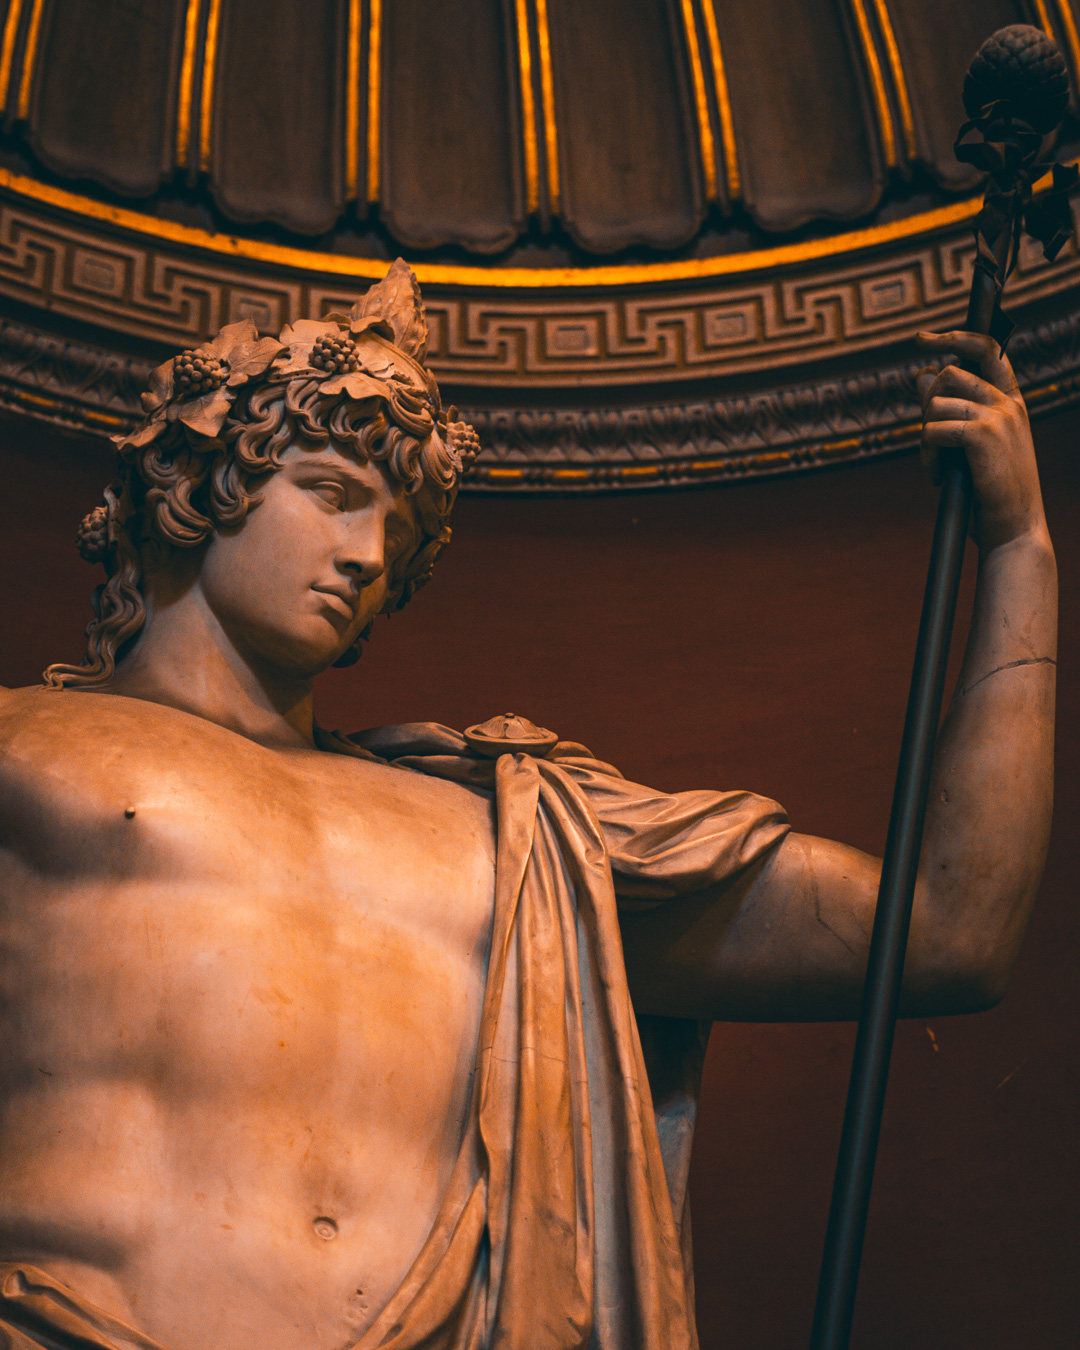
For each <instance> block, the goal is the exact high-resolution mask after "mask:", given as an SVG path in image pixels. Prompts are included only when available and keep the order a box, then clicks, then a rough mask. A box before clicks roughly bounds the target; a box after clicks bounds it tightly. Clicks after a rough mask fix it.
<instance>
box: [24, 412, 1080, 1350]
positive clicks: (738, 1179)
mask: <svg viewBox="0 0 1080 1350" xmlns="http://www.w3.org/2000/svg"><path fill="white" fill-rule="evenodd" d="M1037 432H1038V440H1039V443H1040V447H1041V456H1042V461H1043V467H1044V477H1045V486H1046V493H1047V498H1048V505H1049V511H1050V518H1051V526H1052V528H1053V529H1054V533H1055V540H1056V542H1057V545H1058V550H1059V556H1060V560H1061V564H1062V574H1063V583H1064V584H1063V588H1062V590H1063V597H1062V601H1063V620H1064V633H1063V640H1062V646H1061V683H1060V747H1061V753H1060V773H1059V790H1058V808H1057V818H1056V827H1055V837H1054V842H1053V847H1052V851H1051V857H1050V863H1049V867H1048V869H1047V877H1046V883H1045V886H1044V894H1043V897H1042V900H1041V902H1040V906H1039V909H1038V912H1037V915H1036V918H1035V921H1034V923H1033V925H1032V928H1031V932H1030V935H1029V937H1028V941H1027V945H1026V947H1025V949H1024V954H1023V956H1022V958H1021V962H1020V966H1019V969H1018V971H1017V974H1016V977H1015V980H1014V982H1013V986H1012V989H1011V991H1010V993H1009V995H1008V997H1007V998H1006V1000H1005V1002H1004V1003H1003V1004H1002V1005H1001V1006H1000V1007H999V1008H997V1009H995V1010H994V1011H993V1012H991V1013H987V1014H983V1015H981V1016H978V1017H962V1018H941V1019H932V1020H931V1021H930V1022H929V1023H926V1022H922V1021H915V1022H908V1023H905V1024H903V1025H902V1026H901V1027H900V1029H899V1035H898V1038H897V1045H896V1052H895V1056H894V1069H893V1077H892V1083H891V1087H890V1093H889V1101H888V1111H887V1118H886V1121H885V1126H884V1132H883V1137H882V1148H881V1156H880V1161H879V1165H878V1176H877V1184H876V1188H875V1193H874V1205H873V1211H872V1214H871V1220H870V1227H869V1233H868V1238H867V1247H866V1258H865V1264H864V1270H863V1277H862V1285H861V1293H860V1301H859V1310H858V1315H857V1319H856V1328H855V1336H854V1342H853V1344H854V1346H855V1347H857V1350H914V1348H915V1347H918V1350H958V1348H966V1347H980V1348H983V1350H999V1348H1000V1350H1006V1347H1008V1350H1016V1347H1020V1346H1023V1347H1031V1350H1058V1348H1059V1347H1060V1350H1066V1347H1072V1346H1074V1345H1076V1344H1077V1330H1076V1328H1077V1326H1078V1325H1080V1306H1078V1305H1080V1299H1078V1290H1080V1261H1078V1255H1080V1253H1078V1250H1077V1240H1076V1232H1077V1200H1078V1191H1080V1187H1078V1184H1077V1181H1078V1177H1077V1170H1078V1169H1077V1164H1076V1161H1075V1159H1076V1152H1077V1125H1078V1116H1077V1109H1076V1107H1077V1068H1076V1066H1077V1063H1078V1060H1080V1053H1078V1052H1080V1046H1078V1045H1077V1039H1078V1038H1077V1025H1078V1020H1080V1019H1078V1016H1077V1013H1078V1008H1077V996H1076V980H1075V976H1074V969H1075V966H1076V961H1077V952H1078V941H1077V939H1078V937H1080V933H1078V923H1077V918H1076V913H1077V905H1076V899H1075V893H1076V889H1077V882H1076V878H1077V876H1078V874H1080V848H1078V846H1077V842H1076V839H1077V835H1076V830H1075V827H1074V824H1073V822H1074V820H1075V819H1076V817H1077V813H1078V811H1080V753H1078V749H1077V731H1078V721H1080V534H1078V532H1077V530H1076V527H1075V524H1074V521H1075V519H1076V513H1077V509H1078V508H1080V456H1077V455H1076V454H1075V453H1074V451H1073V440H1074V437H1075V436H1076V434H1077V432H1080V416H1078V415H1072V416H1065V417H1059V418H1058V419H1057V420H1056V421H1052V422H1047V423H1045V424H1042V425H1040V426H1039V427H1038V429H1037ZM107 474H108V457H107V456H106V455H104V453H103V452H102V451H101V450H100V448H98V447H95V446H90V445H88V444H86V443H83V442H76V441H70V440H64V439H62V438H60V437H59V436H54V435H47V434H45V433H43V432H41V431H35V430H33V429H31V428H26V427H19V426H15V425H14V424H9V425H6V426H0V486H2V488H3V505H4V517H3V526H2V527H0V530H2V533H0V559H2V568H3V570H2V576H3V579H4V580H3V588H2V592H0V643H2V647H0V682H3V683H6V684H19V683H27V682H30V681H33V680H35V679H36V677H37V675H38V673H39V671H40V670H41V668H42V667H43V666H44V665H45V664H46V663H47V662H49V661H51V660H58V659H63V660H72V659H77V658H78V656H79V655H80V652H81V647H80V634H81V630H82V627H83V624H84V623H85V620H86V617H87V613H88V610H87V601H86V596H87V593H88V591H89V588H90V586H91V584H92V583H93V580H94V577H93V576H92V573H91V569H89V568H87V567H86V566H85V565H84V564H82V563H80V562H79V560H78V558H77V556H76V554H75V551H74V548H73V546H72V543H71V539H72V536H73V534H74V530H75V526H76V524H77V523H78V519H79V517H80V515H81V514H82V512H83V511H85V510H87V509H89V508H90V507H91V506H93V505H95V504H96V502H97V501H98V499H99V490H100V487H101V485H102V483H103V482H104V481H105V478H106V476H107ZM933 507H934V494H933V491H932V489H931V488H930V487H929V486H928V484H927V483H926V482H925V481H924V479H923V477H922V474H921V471H920V470H919V467H918V464H917V463H916V461H915V460H914V459H912V458H904V459H899V460H892V461H888V462H882V463H877V464H870V465H865V466H861V467H856V468H850V469H846V470H843V471H839V472H836V473H832V474H823V475H817V476H809V477H805V478H797V479H788V480H782V481H776V482H764V483H751V484H745V485H741V486H737V487H731V488H722V489H709V490H704V489H702V490H697V491H694V492H686V493H666V494H659V495H648V496H640V497H630V496H618V497H606V498H596V499H591V500H546V501H545V500H527V499H479V498H465V499H463V500H462V501H461V503H460V505H459V508H458V516H457V521H456V532H455V540H454V543H453V545H452V546H451V548H450V549H449V550H448V552H447V555H446V557H445V559H444V560H443V561H442V562H441V563H440V565H439V568H438V569H437V572H436V577H435V580H434V581H433V582H432V583H431V585H430V586H429V587H428V589H427V590H426V591H424V592H423V593H422V594H421V595H420V596H419V597H418V598H417V599H416V601H415V602H414V604H413V606H412V609H411V611H407V612H406V613H404V614H402V615H399V616H397V617H395V618H394V619H393V621H392V622H389V623H382V624H380V625H379V627H378V628H377V630H376V637H375V640H374V641H373V643H372V644H371V647H370V649H369V651H368V653H367V655H366V656H365V657H364V659H363V661H362V662H361V664H360V665H359V666H358V667H356V668H354V669H353V670H351V671H341V672H338V671H335V672H331V673H330V674H329V675H328V676H327V677H326V678H325V680H324V682H323V685H322V688H321V691H320V700H319V706H320V709H321V718H322V721H323V722H324V723H325V724H326V725H328V726H338V727H341V728H343V729H352V728H356V727H359V726H363V725H371V724H377V723H381V722H390V721H401V720H414V719H427V718H432V719H436V720H439V721H444V722H448V723H450V724H451V725H454V726H461V725H464V724H468V723H472V722H477V721H481V720H482V719H484V718H486V717H488V716H490V715H491V714H493V713H497V712H503V711H506V710H513V711H517V712H521V713H524V714H526V715H527V716H529V717H531V718H532V719H533V720H534V721H537V722H540V723H542V724H544V725H546V726H549V727H551V728H553V729H554V730H557V731H559V732H560V733H561V734H563V735H564V736H567V737H572V738H574V739H580V740H583V741H585V742H586V743H587V744H589V745H590V746H592V748H593V749H594V750H595V751H596V752H597V753H599V754H600V755H602V756H603V757H604V758H606V759H611V760H613V761H614V762H616V763H617V764H619V765H620V766H621V767H622V768H623V769H624V771H625V772H626V773H627V774H628V775H629V776H633V777H637V778H640V779H643V780H645V781H646V782H650V783H655V784H657V785H659V786H662V787H670V788H675V787H692V786H712V785H716V786H722V787H743V786H745V787H752V788H756V789H758V790H760V791H762V792H766V793H769V794H771V795H774V796H776V797H778V798H779V799H780V800H781V801H783V802H784V803H785V805H786V806H787V807H788V809H789V811H790V813H791V816H792V819H793V821H794V822H795V825H796V828H797V829H799V830H802V831H806V832H810V833H820V834H825V835H830V836H833V837H836V838H839V839H843V840H846V841H848V842H851V843H853V844H857V845H859V846H860V847H862V848H867V849H873V850H880V848H881V845H882V842H883V838H884V828H885V821H886V817H887V814H888V807H889V796H890V791H891V780H892V773H893V769H894V762H895V757H896V752H897V747H898V741H899V730H900V722H901V717H902V709H903V700H904V696H905V692H906V684H907V677H908V671H909V662H910V653H911V649H912V645H913V639H914V628H915V623H916V619H917V612H918V605H919V600H920V596H921V589H922V574H923V569H924V566H925V559H926V554H927V548H928V539H929V530H930V522H931V517H932V514H933ZM851 1043H852V1028H851V1027H849V1026H837V1025H817V1026H733V1025H725V1026H719V1027H717V1028H716V1030H715V1032H714V1034H713V1039H712V1045H711V1048H710V1058H709V1064H708V1071H707V1077H706V1084H705V1092H704V1100H703V1104H702V1118H701V1126H700V1133H699V1138H698V1146H697V1151H696V1155H695V1170H694V1195H695V1201H696V1210H695V1226H696V1236H697V1249H698V1281H699V1283H698V1288H699V1306H700V1323H701V1330H702V1342H703V1346H704V1347H705V1350H721V1347H723V1350H788V1348H789V1347H790V1348H791V1350H797V1348H799V1347H803V1346H805V1344H806V1336H807V1329H808V1325H809V1319H810V1313H811V1308H812V1303H813V1289H814V1282H815V1279H816V1271H817V1263H818V1258H819V1255H820V1246H821V1240H822V1233H823V1228H824V1219H825V1212H826V1207H827V1201H828V1191H829V1185H830V1180H831V1175H832V1167H833V1163H834V1160H835V1152H836V1145H837V1136H838V1130H839V1122H840V1115H841V1110H842V1105H843V1096H844V1091H845V1086H846V1079H847V1069H848V1064H849V1058H850V1048H851Z"/></svg>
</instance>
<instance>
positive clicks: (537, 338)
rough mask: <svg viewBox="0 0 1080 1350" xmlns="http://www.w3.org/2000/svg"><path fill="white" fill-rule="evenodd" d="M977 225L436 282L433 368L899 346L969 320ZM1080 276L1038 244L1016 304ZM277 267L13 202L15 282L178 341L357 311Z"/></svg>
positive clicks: (507, 371) (548, 368) (532, 368)
mask: <svg viewBox="0 0 1080 1350" xmlns="http://www.w3.org/2000/svg"><path fill="white" fill-rule="evenodd" d="M972 257H973V244H972V242H971V238H970V231H969V230H968V229H966V228H965V229H963V230H958V231H955V232H953V233H950V234H947V235H943V236H940V237H936V238H932V239H927V240H923V241H919V242H916V243H906V244H905V245H903V246H902V247H901V248H898V249H897V250H896V251H894V252H885V253H883V254H879V255H878V256H875V257H859V258H858V259H856V260H855V261H852V262H849V263H846V264H843V263H841V264H838V263H836V262H835V261H834V260H826V261H825V262H818V263H816V264H812V263H807V264H800V265H799V267H798V268H797V269H795V270H792V271H779V270H778V271H776V272H772V273H768V274H765V275H763V276H759V277H757V278H745V277H742V276H739V277H734V278H731V279H725V280H722V281H718V282H716V283H714V284H709V285H704V284H702V283H697V284H696V285H695V286H694V287H693V288H688V287H683V288H682V289H677V288H676V287H674V286H672V287H671V288H669V289H668V290H666V291H665V292H663V293H642V292H641V291H640V290H639V291H636V292H635V291H627V292H625V293H621V292H620V293H612V292H608V293H605V294H603V295H601V296H597V297H595V298H585V299H580V298H572V297H568V296H565V295H560V294H556V293H552V294H548V295H544V296H543V297H542V298H533V297H528V298H523V297H522V296H520V295H518V294H516V293H510V294H506V293H503V294H499V293H488V294H484V295H470V294H464V293H455V292H450V291H440V290H439V289H438V288H437V287H434V286H432V287H428V288H426V290H425V299H426V302H427V308H428V315H429V322H430V325H431V334H432V336H431V365H432V368H433V369H434V371H435V372H436V374H437V375H438V376H439V378H440V379H442V380H445V381H446V382H447V383H448V384H449V385H451V386H453V385H461V386H466V387H477V388H481V387H493V388H501V389H508V390H509V389H513V390H519V391H520V390H526V389H528V388H548V389H550V388H559V387H563V388H568V389H569V388H574V387H578V388H580V387H582V386H589V385H604V386H608V387H614V386H618V385H620V384H625V385H633V384H640V383H649V384H652V383H655V382H659V381H663V382H677V381H679V380H687V379H702V378H708V377H722V376H746V375H750V374H754V373H756V372H762V371H769V370H774V369H782V368H783V367H786V366H791V365H794V364H796V363H804V362H807V361H811V360H815V359H818V358H825V357H828V356H835V355H837V354H838V353H840V352H843V353H845V354H847V353H856V352H859V351H867V350H870V349H873V348H875V347H880V346H885V345H889V344H895V343H898V342H901V341H903V340H904V339H906V338H909V337H910V336H911V335H912V334H913V333H914V332H915V331H917V330H918V329H919V328H923V327H932V326H940V325H952V324H955V323H956V322H957V321H958V320H959V319H960V318H961V317H962V314H963V310H964V306H965V303H966V297H967V290H968V286H969V283H970V276H971V265H972ZM1078 280H1080V257H1078V256H1077V253H1076V249H1075V246H1074V245H1072V244H1070V245H1069V247H1068V248H1067V249H1066V251H1065V252H1064V253H1063V254H1062V256H1061V257H1059V259H1058V261H1057V262H1056V263H1054V264H1052V265H1051V264H1047V263H1046V262H1044V261H1043V260H1042V258H1041V255H1040V254H1039V252H1038V249H1037V247H1033V246H1026V247H1025V248H1024V250H1023V252H1022V254H1021V258H1020V264H1019V267H1018V269H1017V273H1016V275H1015V276H1014V278H1013V280H1012V281H1011V283H1010V288H1009V290H1010V306H1011V308H1013V309H1017V308H1020V307H1022V306H1024V305H1026V304H1029V303H1032V302H1034V301H1036V300H1039V299H1041V298H1044V297H1045V296H1047V295H1050V294H1053V293H1056V292H1059V291H1062V290H1064V289H1065V288H1067V287H1068V286H1070V285H1073V284H1075V283H1076V282H1077V281H1078ZM365 284H366V283H363V282H357V283H356V285H355V286H353V285H351V284H350V283H348V282H345V281H343V280H342V279H341V278H335V279H333V280H327V281H319V280H318V279H317V278H315V279H310V278H304V277H295V276H293V277H290V276H287V275H283V274H281V273H278V272H276V271H275V270H274V269H273V268H272V267H270V266H269V265H261V264H255V263H248V262H244V263H239V262H238V263H235V264H234V263H231V262H221V261H219V260H218V259H217V258H214V257H209V256H206V255H198V256H188V255H186V254H185V253H184V252H183V251H181V250H179V249H177V250H175V251H173V250H170V249H169V248H168V247H163V246H162V245H161V244H160V243H159V241H157V240H151V239H147V238H141V237H129V236H123V237H121V236H119V235H117V236H116V237H113V236H110V235H109V234H107V233H106V232H105V231H104V230H96V229H95V230H87V229H85V228H83V227H82V225H81V224H80V223H78V222H76V221H72V220H68V219H66V218H60V217H53V216H51V215H49V214H48V213H47V212H43V211H42V210H40V209H39V208H38V207H36V206H35V205H33V204H27V203H26V202H24V201H21V200H4V201H2V202H0V294H2V295H6V296H9V297H11V298H14V299H18V300H21V301H23V302H25V303H27V304H29V305H32V306H35V307H38V308H42V309H47V310H50V311H52V312H54V313H57V314H62V315H65V316H67V317H69V318H73V319H77V320H81V321H84V322H88V323H91V324H94V325H97V326H100V327H104V328H106V329H111V330H114V331H117V332H122V333H125V334H129V335H134V336H138V337H141V338H145V339H148V340H150V341H153V342H157V343H162V344H166V345H168V346H172V347H183V346H191V345H194V344H196V343H198V342H199V341H202V340H203V339H204V338H205V337H206V336H207V335H208V334H210V333H212V332H213V331H215V330H216V329H217V328H218V327H219V326H220V325H221V324H223V323H227V322H230V321H232V320H235V319H238V318H242V317H250V318H251V319H253V320H254V322H255V323H256V324H257V325H258V326H259V327H260V328H268V329H277V328H279V327H280V326H281V325H282V324H284V323H286V322H289V321H290V320H293V319H296V318H300V317H303V316H305V315H313V314H322V313H326V312H327V311H328V310H330V309H339V308H341V307H343V306H345V307H347V306H348V305H349V304H351V303H352V302H353V300H355V299H356V297H357V296H358V295H359V294H361V293H362V291H363V290H364V289H365Z"/></svg>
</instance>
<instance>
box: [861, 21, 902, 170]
mask: <svg viewBox="0 0 1080 1350" xmlns="http://www.w3.org/2000/svg"><path fill="white" fill-rule="evenodd" d="M850 3H851V9H852V12H853V13H854V15H855V27H856V28H857V29H858V31H859V41H860V42H861V44H862V49H863V55H864V56H865V58H866V68H867V73H868V74H869V76H870V90H871V93H872V94H873V96H874V111H875V113H876V114H877V122H878V129H879V131H880V132H881V153H882V155H883V156H884V158H885V167H886V168H887V169H895V168H896V166H897V162H898V161H897V157H896V129H895V128H894V126H893V118H892V109H891V108H890V107H889V96H888V94H887V93H886V92H885V76H884V75H883V74H882V70H881V62H880V61H879V60H878V54H877V48H876V47H875V46H874V35H873V34H872V33H871V31H870V19H869V18H868V16H867V13H866V5H865V4H864V3H863V0H850Z"/></svg>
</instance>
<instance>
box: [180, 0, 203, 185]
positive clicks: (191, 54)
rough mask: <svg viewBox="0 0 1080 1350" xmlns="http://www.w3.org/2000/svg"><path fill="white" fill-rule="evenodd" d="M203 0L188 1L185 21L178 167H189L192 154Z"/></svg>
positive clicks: (181, 67)
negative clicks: (192, 131)
mask: <svg viewBox="0 0 1080 1350" xmlns="http://www.w3.org/2000/svg"><path fill="white" fill-rule="evenodd" d="M201 8H202V0H187V15H186V17H185V19H184V58H183V61H182V62H181V65H180V96H179V98H178V100H177V105H176V165H177V168H180V169H183V168H186V167H187V163H188V156H189V155H190V154H191V104H192V100H193V97H194V94H195V47H196V44H197V42H198V37H199V11H200V9H201Z"/></svg>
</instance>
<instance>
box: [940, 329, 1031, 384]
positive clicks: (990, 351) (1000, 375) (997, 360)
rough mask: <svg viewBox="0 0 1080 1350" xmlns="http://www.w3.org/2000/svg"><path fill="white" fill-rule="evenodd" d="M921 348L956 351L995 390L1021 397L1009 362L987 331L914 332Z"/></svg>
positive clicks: (995, 340) (998, 344)
mask: <svg viewBox="0 0 1080 1350" xmlns="http://www.w3.org/2000/svg"><path fill="white" fill-rule="evenodd" d="M915 337H916V340H917V341H918V343H919V346H920V347H926V348H928V349H929V350H930V351H933V352H956V354H957V355H958V356H960V357H961V358H963V359H966V360H967V361H969V362H971V363H972V364H973V365H975V366H977V367H978V371H979V374H980V375H981V376H982V378H983V379H984V380H986V382H987V383H988V384H992V385H993V386H994V388H995V389H1000V390H1001V392H1002V393H1003V394H1008V395H1009V397H1010V398H1019V397H1020V386H1019V385H1018V384H1017V382H1016V376H1015V374H1014V373H1013V368H1012V363H1011V362H1010V361H1009V358H1008V357H1007V356H1005V355H1004V354H1003V353H1002V350H1001V344H1000V343H999V342H998V341H997V339H996V338H992V337H990V335H989V334H988V333H965V332H960V331H957V332H952V333H916V334H915Z"/></svg>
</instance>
